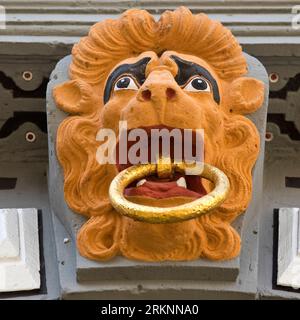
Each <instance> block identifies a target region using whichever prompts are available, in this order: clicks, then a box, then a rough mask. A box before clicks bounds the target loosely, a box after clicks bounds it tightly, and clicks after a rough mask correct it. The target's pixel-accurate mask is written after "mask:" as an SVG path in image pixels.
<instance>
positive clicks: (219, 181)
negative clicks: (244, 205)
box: [109, 163, 229, 223]
mask: <svg viewBox="0 0 300 320" xmlns="http://www.w3.org/2000/svg"><path fill="white" fill-rule="evenodd" d="M170 165H171V166H172V169H173V170H174V171H177V172H181V173H182V172H184V170H185V168H186V167H187V166H186V164H185V163H180V164H176V163H173V164H170ZM201 165H202V166H203V171H202V173H201V175H200V176H201V177H203V178H205V179H208V180H210V181H211V182H213V184H214V189H213V190H212V191H211V192H210V193H208V194H206V195H205V196H203V197H201V198H199V199H196V200H194V201H191V202H189V203H185V204H182V205H179V206H175V207H167V208H161V207H151V206H145V205H140V204H136V203H133V202H130V201H128V200H127V199H126V198H125V196H124V190H125V188H126V187H127V186H128V185H129V184H130V183H132V182H133V181H136V180H139V179H141V178H144V177H146V176H149V175H152V174H155V173H157V166H158V165H157V164H151V163H149V164H141V165H136V166H132V167H129V168H127V169H125V170H123V171H121V172H120V173H119V174H118V175H117V176H116V177H115V178H114V179H113V181H112V182H111V184H110V187H109V197H110V201H111V204H112V206H113V207H114V208H115V209H116V210H117V211H118V212H119V213H120V214H122V215H124V216H127V217H129V218H132V219H134V220H138V221H143V222H148V223H171V222H180V221H184V220H189V219H193V218H197V217H199V216H201V215H203V214H205V213H208V212H210V211H211V210H213V209H215V208H216V207H218V206H219V205H220V204H221V203H222V202H223V201H224V200H225V199H226V197H227V195H228V192H229V180H228V178H227V176H226V175H225V173H224V172H222V171H221V170H220V169H218V168H216V167H214V166H212V165H209V164H207V163H202V164H201Z"/></svg>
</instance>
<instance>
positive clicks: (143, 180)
mask: <svg viewBox="0 0 300 320" xmlns="http://www.w3.org/2000/svg"><path fill="white" fill-rule="evenodd" d="M146 181H147V180H146V179H142V180H140V181H139V182H138V183H137V184H136V186H137V187H140V186H142V185H143V184H144V183H145V182H146Z"/></svg>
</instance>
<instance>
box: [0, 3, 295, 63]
mask: <svg viewBox="0 0 300 320" xmlns="http://www.w3.org/2000/svg"><path fill="white" fill-rule="evenodd" d="M183 4H184V5H185V6H187V7H188V8H190V9H191V10H192V11H193V12H194V13H197V12H205V13H207V14H208V15H209V16H210V17H211V18H213V19H216V20H219V21H221V22H222V23H223V24H224V25H225V26H227V27H228V28H229V29H231V30H232V32H233V34H234V35H235V36H236V37H237V38H238V40H239V42H240V43H241V44H242V45H243V46H244V50H246V51H247V52H248V53H250V54H255V55H256V56H258V55H260V56H264V55H266V56H272V55H276V56H279V55H280V56H285V55H288V56H293V55H294V56H295V55H297V56H300V49H299V44H300V28H299V29H298V30H297V29H293V28H292V19H293V16H294V15H295V14H293V13H292V7H293V6H294V5H296V4H297V3H295V2H294V1H287V0H281V1H274V0H272V1H270V0H265V1H250V0H243V1H233V0H224V1H220V0H219V1H208V0H203V1H201V2H199V1H185V2H184V3H183V2H182V1H170V0H162V1H159V2H158V1H156V0H148V1H141V0H136V1H124V0H110V1H108V0H92V1H87V0H83V1H74V0H64V1H53V0H48V1H26V0H15V1H7V0H6V1H2V2H1V5H2V6H4V7H5V9H6V19H7V23H6V29H4V30H0V43H1V44H4V43H7V44H9V46H3V45H2V46H1V49H0V54H10V53H13V54H17V55H18V54H20V55H21V54H24V51H20V50H16V45H17V44H19V45H23V46H24V44H26V43H27V44H30V45H31V49H30V48H26V50H25V52H27V50H28V54H33V55H48V56H49V55H58V56H60V57H61V56H64V55H66V54H68V53H69V51H70V49H71V47H72V45H73V44H74V43H76V42H77V41H78V40H79V39H80V37H82V36H84V35H86V34H87V33H88V30H89V27H90V26H91V25H92V24H94V23H95V22H98V21H101V20H103V19H106V18H115V17H117V16H119V15H120V14H121V13H122V12H124V11H125V10H127V9H130V8H141V9H146V10H148V11H149V12H151V13H152V14H154V15H155V17H157V18H158V17H159V15H160V14H161V13H162V12H163V11H164V10H167V9H170V10H174V9H176V8H177V7H179V6H181V5H183ZM299 11H300V10H299ZM299 22H300V21H299ZM283 44H284V45H285V46H284V47H285V50H282V49H281V48H280V47H281V46H282V45H283ZM41 45H44V47H45V48H44V47H43V46H42V47H41ZM261 45H264V48H260V46H261ZM274 45H275V46H276V49H278V50H279V52H276V50H274ZM287 46H289V47H288V48H287ZM253 47H259V48H258V54H256V53H255V52H254V51H252V50H249V48H250V49H251V48H253ZM297 47H298V48H297ZM16 52H19V53H16Z"/></svg>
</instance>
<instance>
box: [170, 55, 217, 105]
mask: <svg viewBox="0 0 300 320" xmlns="http://www.w3.org/2000/svg"><path fill="white" fill-rule="evenodd" d="M170 58H171V59H172V60H174V61H175V63H176V64H177V66H178V73H177V75H176V77H175V80H176V82H177V83H178V84H179V85H180V86H183V85H184V84H186V83H187V81H188V80H189V79H190V78H191V77H192V76H195V75H201V76H203V77H204V78H206V79H207V80H208V81H209V82H210V83H211V85H212V90H213V97H214V100H215V101H216V103H218V104H219V103H220V94H219V88H218V84H217V81H216V80H215V79H214V77H213V76H212V75H211V73H210V72H209V71H208V70H207V69H205V68H204V67H202V66H200V65H198V64H197V63H195V62H192V61H187V60H184V59H182V58H179V57H177V56H175V55H172V56H170Z"/></svg>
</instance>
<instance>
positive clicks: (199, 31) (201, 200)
mask: <svg viewBox="0 0 300 320" xmlns="http://www.w3.org/2000/svg"><path fill="white" fill-rule="evenodd" d="M246 74H247V63H246V60H245V57H244V55H243V53H242V49H241V47H240V45H239V44H238V42H237V40H236V39H235V38H234V36H233V35H232V34H231V32H230V31H229V30H228V29H227V28H225V27H224V26H223V25H222V24H221V23H220V22H218V21H214V20H211V19H210V18H209V17H208V16H206V15H205V14H196V15H193V14H192V13H191V12H190V11H189V10H188V9H187V8H185V7H180V8H179V9H177V10H175V11H165V12H164V13H163V14H162V16H161V18H160V19H159V21H155V19H154V17H153V16H152V15H151V14H149V13H148V12H147V11H144V10H135V9H133V10H128V11H126V12H125V13H124V14H123V15H122V16H121V17H120V18H119V19H116V20H111V19H107V20H104V21H101V22H99V23H96V24H95V25H94V26H92V27H91V29H90V32H89V34H88V36H86V37H84V38H82V39H81V40H80V41H79V43H78V44H76V45H75V46H74V47H73V50H72V63H71V65H70V69H69V75H70V79H71V80H70V81H67V82H65V83H63V84H60V85H58V86H56V87H55V88H54V90H53V96H54V99H55V101H56V104H57V105H58V107H59V108H60V109H61V110H63V111H64V112H66V113H68V114H70V116H69V117H67V118H66V119H65V120H64V121H63V122H62V123H61V124H60V127H59V129H58V132H57V144H56V151H57V157H58V160H59V162H60V164H61V166H62V168H63V171H64V194H65V200H66V202H67V204H68V205H69V207H70V208H71V209H72V210H73V211H74V212H76V213H79V214H81V215H84V216H86V217H87V221H86V223H85V224H84V225H83V226H82V228H81V229H80V230H79V232H78V235H77V246H78V249H79V251H80V253H81V255H83V256H85V257H87V258H90V259H94V260H109V259H112V258H113V257H115V256H117V255H122V256H124V257H127V258H128V259H136V260H143V261H166V260H177V261H182V260H193V259H199V258H207V259H211V260H224V259H232V258H234V257H236V256H238V255H239V252H240V249H241V241H240V236H239V234H238V232H237V231H236V230H235V229H234V228H233V227H232V226H231V223H232V222H233V221H234V220H235V219H236V218H237V217H238V216H239V215H240V214H242V213H243V212H245V210H246V209H247V206H248V204H249V202H250V199H251V194H252V168H253V166H254V164H255V161H256V159H257V156H258V153H259V148H260V141H259V135H258V131H257V129H256V127H255V125H254V124H253V123H252V122H251V121H250V120H249V119H247V118H246V117H245V115H246V114H250V113H253V112H255V111H256V110H257V109H258V108H259V107H260V106H261V105H262V103H263V99H264V85H263V83H262V82H261V81H259V80H256V79H254V78H249V77H246ZM120 121H127V126H128V130H131V129H134V128H146V129H147V130H148V129H149V128H180V129H192V130H195V129H203V131H204V139H205V140H204V142H205V150H204V163H205V166H204V167H205V168H204V171H203V174H202V175H201V176H202V178H201V176H188V175H187V176H184V174H183V173H182V172H183V171H182V170H181V171H180V168H179V167H180V166H177V167H176V166H174V165H173V166H172V165H169V166H168V165H167V166H166V167H160V166H159V165H155V164H154V165H150V164H149V165H140V166H135V167H133V166H132V165H131V164H130V163H127V165H120V164H118V163H117V164H101V163H99V161H98V159H97V156H96V155H97V150H98V148H99V146H100V145H101V142H100V141H98V140H97V134H98V132H99V130H100V129H101V128H109V129H111V130H113V131H114V132H115V133H116V135H118V133H119V132H118V131H119V122H120ZM143 166H144V167H143ZM175 167H176V168H175ZM123 169H125V171H122V170H123ZM159 170H160V171H159ZM168 170H170V172H171V171H172V170H173V171H177V173H174V172H173V175H172V177H173V178H172V179H165V177H166V176H165V175H164V174H165V172H167V171H168ZM121 171H122V173H121V174H120V173H119V172H121ZM157 171H159V172H160V173H161V174H162V175H161V176H159V175H158V177H157V176H155V179H154V180H151V179H150V180H147V176H149V174H152V175H153V174H154V175H155V173H156V172H157ZM124 172H125V173H126V174H125V176H124ZM159 172H158V173H159ZM122 174H123V175H122ZM116 176H117V178H116ZM124 177H125V178H124ZM141 178H145V179H146V182H145V181H143V182H144V183H140V184H139V186H136V183H137V182H138V181H139V179H141ZM180 178H184V179H181V183H180V185H178V183H177V181H178V179H180ZM204 178H205V179H204ZM135 179H136V180H137V181H135V184H133V181H134V180H135ZM207 179H208V180H211V181H212V182H213V183H211V182H209V181H208V180H207ZM140 181H141V180H140ZM128 184H129V185H128ZM184 184H186V185H184ZM124 189H125V191H124ZM123 191H124V194H123ZM195 207H197V208H196V209H195ZM175 211H176V212H175ZM155 214H157V215H155ZM159 215H160V216H159ZM150 216H151V217H152V218H150ZM151 219H152V220H151Z"/></svg>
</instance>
